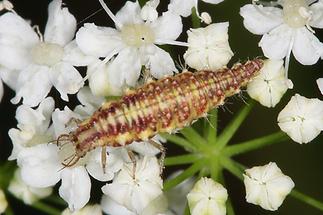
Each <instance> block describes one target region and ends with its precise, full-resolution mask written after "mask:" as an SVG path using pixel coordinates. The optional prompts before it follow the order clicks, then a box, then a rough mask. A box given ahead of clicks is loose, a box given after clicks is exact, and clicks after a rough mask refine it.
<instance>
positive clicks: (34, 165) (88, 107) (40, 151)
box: [16, 88, 123, 210]
mask: <svg viewBox="0 0 323 215" xmlns="http://www.w3.org/2000/svg"><path fill="white" fill-rule="evenodd" d="M78 98H79V100H80V101H81V102H82V105H79V106H77V108H76V109H77V110H76V111H75V112H72V111H71V110H70V109H68V108H65V110H64V111H60V110H55V112H54V113H53V115H52V121H53V125H52V126H51V127H52V129H50V131H51V135H52V139H56V138H57V137H58V136H59V135H60V134H62V133H68V131H69V130H70V129H73V127H72V126H67V127H66V125H67V123H68V122H69V120H70V119H71V118H72V117H73V118H75V119H83V118H86V117H88V116H89V115H90V114H92V112H93V111H94V110H96V109H97V107H93V105H97V103H101V99H100V98H95V99H94V98H93V95H91V94H90V93H89V89H88V88H85V89H82V90H81V91H80V92H79V94H78ZM77 112H78V113H77ZM80 114H83V115H80ZM45 127H46V126H45ZM47 142H48V141H47ZM47 142H44V144H38V145H35V146H32V147H25V148H22V149H21V150H20V151H19V153H17V155H16V156H17V161H18V166H19V167H20V168H21V176H22V179H23V181H24V182H25V183H26V184H28V185H29V186H32V187H40V188H44V187H49V186H53V185H55V184H56V183H57V182H59V181H60V180H62V183H61V186H60V188H59V194H60V196H61V197H62V198H63V199H64V200H65V201H67V202H68V204H69V208H70V209H71V210H77V209H80V208H82V207H83V206H84V205H85V204H86V203H87V202H88V200H89V198H90V189H91V181H90V177H89V174H90V175H91V176H93V177H94V178H95V179H97V180H100V181H109V180H112V179H113V177H114V173H115V172H117V171H119V170H120V169H121V167H122V164H123V159H122V156H121V155H120V154H119V152H118V150H112V149H109V156H108V157H107V166H106V169H105V172H103V169H102V164H101V149H100V148H98V149H96V150H93V151H91V152H88V153H87V155H86V156H85V157H84V158H82V159H80V161H79V162H78V163H77V164H76V165H74V166H72V167H66V168H63V167H64V166H63V165H62V162H64V159H65V158H66V157H68V156H70V155H73V154H74V149H73V146H72V144H67V145H66V146H65V147H63V148H62V149H61V150H59V149H58V147H57V146H56V145H55V144H48V143H47ZM119 151H120V150H119Z"/></svg>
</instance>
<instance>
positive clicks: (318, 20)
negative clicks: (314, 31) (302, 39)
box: [310, 0, 323, 28]
mask: <svg viewBox="0 0 323 215" xmlns="http://www.w3.org/2000/svg"><path fill="white" fill-rule="evenodd" d="M310 11H311V12H312V13H311V14H312V16H311V20H310V25H311V26H313V27H314V28H323V1H322V0H319V1H318V2H316V3H314V4H312V5H311V6H310Z"/></svg>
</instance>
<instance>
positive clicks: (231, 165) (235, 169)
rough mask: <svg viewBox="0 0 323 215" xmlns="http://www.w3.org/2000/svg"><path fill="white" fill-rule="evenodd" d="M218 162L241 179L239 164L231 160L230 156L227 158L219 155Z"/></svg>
mask: <svg viewBox="0 0 323 215" xmlns="http://www.w3.org/2000/svg"><path fill="white" fill-rule="evenodd" d="M220 163H221V165H222V166H223V167H224V168H225V169H226V170H228V171H229V172H230V173H232V174H233V175H234V176H236V177H237V178H239V179H241V180H243V176H242V172H243V171H242V170H241V166H238V165H236V163H235V162H234V161H232V160H231V159H230V158H227V157H221V159H220Z"/></svg>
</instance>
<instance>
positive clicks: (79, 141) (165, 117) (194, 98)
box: [57, 59, 263, 166]
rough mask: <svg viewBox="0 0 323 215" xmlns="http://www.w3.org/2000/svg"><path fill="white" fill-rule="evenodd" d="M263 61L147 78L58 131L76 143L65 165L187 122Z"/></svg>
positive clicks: (230, 92) (237, 85)
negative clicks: (65, 131) (71, 126)
mask: <svg viewBox="0 0 323 215" xmlns="http://www.w3.org/2000/svg"><path fill="white" fill-rule="evenodd" d="M262 66H263V60H261V59H255V60H252V61H247V62H246V63H244V64H240V63H238V64H235V65H234V66H233V67H232V68H231V69H229V68H223V69H220V70H217V71H206V70H203V71H197V72H195V73H191V72H183V73H180V74H177V75H175V76H172V77H166V78H164V79H160V80H157V81H154V82H150V83H147V84H145V85H143V86H141V87H140V88H138V89H136V90H134V91H132V92H129V93H127V94H126V95H124V96H123V97H122V98H121V99H120V100H119V101H115V102H106V103H104V104H103V105H102V106H101V107H100V108H99V109H98V110H97V111H96V112H94V114H93V115H92V116H91V117H90V118H88V119H87V120H84V121H82V122H80V123H79V124H78V126H77V128H76V129H75V130H74V131H72V132H70V133H69V134H63V135H61V136H60V137H58V139H57V143H58V144H59V143H60V141H66V140H68V141H70V142H72V143H73V146H74V147H75V154H74V155H73V157H72V158H71V159H70V161H69V162H68V163H66V164H64V165H65V166H73V165H74V164H76V163H77V161H78V160H79V159H80V158H81V157H83V156H85V155H86V153H87V152H88V151H90V150H92V149H94V148H96V147H105V146H111V147H118V146H124V145H127V144H130V143H132V142H133V141H140V140H148V139H149V138H151V137H152V136H154V135H156V134H157V133H160V132H172V131H174V130H175V129H179V128H183V127H184V126H187V125H189V124H191V123H192V122H193V121H194V120H196V119H198V118H200V117H204V116H205V115H206V114H207V112H208V111H209V110H211V109H213V108H216V107H217V106H219V105H222V104H223V103H224V99H225V98H226V97H229V96H232V95H234V94H236V93H238V92H239V91H240V88H241V87H243V86H245V85H246V84H247V83H248V82H249V81H250V80H251V79H252V78H253V77H255V76H256V75H257V74H258V72H259V70H260V69H261V68H262Z"/></svg>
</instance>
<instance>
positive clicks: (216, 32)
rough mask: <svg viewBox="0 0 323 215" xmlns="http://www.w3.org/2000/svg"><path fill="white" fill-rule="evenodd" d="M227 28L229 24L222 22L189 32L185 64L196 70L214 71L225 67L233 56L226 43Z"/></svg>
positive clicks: (227, 42)
mask: <svg viewBox="0 0 323 215" xmlns="http://www.w3.org/2000/svg"><path fill="white" fill-rule="evenodd" d="M228 27H229V23H228V22H223V23H215V24H212V25H209V26H207V27H205V28H197V29H191V30H189V31H188V32H187V34H188V50H187V51H186V52H185V54H184V59H185V62H186V63H187V64H188V65H189V66H190V67H192V68H194V69H197V70H201V69H210V70H216V69H219V68H221V67H223V66H225V65H226V64H227V63H228V62H229V60H230V59H231V57H232V56H233V53H232V51H231V48H230V45H229V41H228V37H229V36H228Z"/></svg>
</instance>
